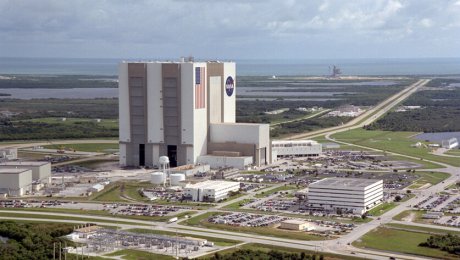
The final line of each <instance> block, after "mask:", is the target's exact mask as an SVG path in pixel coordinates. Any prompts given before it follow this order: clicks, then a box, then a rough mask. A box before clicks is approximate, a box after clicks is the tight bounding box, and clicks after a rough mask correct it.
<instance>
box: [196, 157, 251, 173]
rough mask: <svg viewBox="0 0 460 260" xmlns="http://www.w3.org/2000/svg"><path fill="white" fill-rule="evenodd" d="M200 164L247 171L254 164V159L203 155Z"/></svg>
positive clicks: (199, 160)
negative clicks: (247, 167)
mask: <svg viewBox="0 0 460 260" xmlns="http://www.w3.org/2000/svg"><path fill="white" fill-rule="evenodd" d="M198 163H201V164H209V165H210V166H211V168H213V169H216V168H223V167H233V168H237V169H240V170H243V169H245V167H246V166H249V165H251V164H252V163H253V160H252V157H250V156H247V157H226V156H214V155H202V156H199V157H198Z"/></svg>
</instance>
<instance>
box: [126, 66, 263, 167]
mask: <svg viewBox="0 0 460 260" xmlns="http://www.w3.org/2000/svg"><path fill="white" fill-rule="evenodd" d="M235 70H236V67H235V63H233V62H191V61H181V62H123V63H121V64H120V66H119V104H120V105H119V116H120V164H121V165H122V166H157V162H158V158H159V157H160V156H163V155H166V156H168V157H169V159H170V164H171V166H173V167H174V166H179V165H186V164H196V163H198V159H199V157H200V156H204V155H206V156H207V157H206V158H205V159H206V160H204V161H209V160H210V159H209V156H215V158H214V159H216V160H219V159H221V157H222V156H225V157H241V160H244V161H245V162H247V160H245V159H244V158H247V157H251V158H252V159H253V164H255V165H258V166H259V165H262V164H267V163H270V161H271V152H270V137H269V131H270V129H269V126H268V125H262V124H238V123H235V104H236V103H235V100H236V98H235V96H236V93H235V92H236V82H235ZM219 166H222V167H224V166H225V165H219Z"/></svg>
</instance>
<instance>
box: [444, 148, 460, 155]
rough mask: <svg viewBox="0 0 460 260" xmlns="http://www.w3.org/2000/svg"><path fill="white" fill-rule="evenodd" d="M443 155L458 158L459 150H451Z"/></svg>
mask: <svg viewBox="0 0 460 260" xmlns="http://www.w3.org/2000/svg"><path fill="white" fill-rule="evenodd" d="M445 154H449V155H455V156H460V149H452V150H449V151H447V152H445Z"/></svg>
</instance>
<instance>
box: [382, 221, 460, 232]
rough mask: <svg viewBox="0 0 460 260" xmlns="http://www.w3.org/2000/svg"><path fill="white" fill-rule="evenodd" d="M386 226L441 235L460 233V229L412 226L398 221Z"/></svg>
mask: <svg viewBox="0 0 460 260" xmlns="http://www.w3.org/2000/svg"><path fill="white" fill-rule="evenodd" d="M386 226H387V227H390V228H397V229H405V230H408V231H414V232H422V233H429V234H440V235H445V234H453V235H460V230H459V231H450V230H445V229H439V228H428V227H419V226H410V225H404V224H398V223H389V224H386Z"/></svg>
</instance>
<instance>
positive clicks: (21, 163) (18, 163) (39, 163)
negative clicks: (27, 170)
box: [0, 161, 51, 167]
mask: <svg viewBox="0 0 460 260" xmlns="http://www.w3.org/2000/svg"><path fill="white" fill-rule="evenodd" d="M47 164H51V163H50V162H44V161H34V162H30V161H7V162H1V163H0V166H24V167H27V166H42V165H47Z"/></svg>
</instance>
